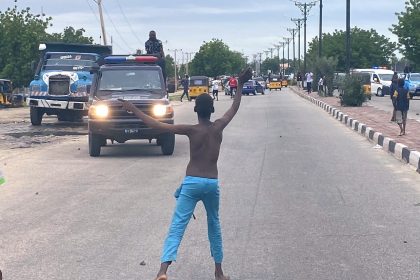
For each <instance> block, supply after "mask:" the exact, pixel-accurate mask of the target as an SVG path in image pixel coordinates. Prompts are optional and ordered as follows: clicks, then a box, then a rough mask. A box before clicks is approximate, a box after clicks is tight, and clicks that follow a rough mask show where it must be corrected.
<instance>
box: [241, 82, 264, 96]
mask: <svg viewBox="0 0 420 280" xmlns="http://www.w3.org/2000/svg"><path fill="white" fill-rule="evenodd" d="M257 93H261V94H264V88H263V87H262V86H261V84H259V83H258V82H257V81H255V80H250V81H248V82H245V83H244V85H243V87H242V94H244V95H249V94H253V95H257Z"/></svg>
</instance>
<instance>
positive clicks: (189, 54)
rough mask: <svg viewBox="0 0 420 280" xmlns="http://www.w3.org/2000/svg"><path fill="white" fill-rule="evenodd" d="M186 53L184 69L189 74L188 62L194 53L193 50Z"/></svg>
mask: <svg viewBox="0 0 420 280" xmlns="http://www.w3.org/2000/svg"><path fill="white" fill-rule="evenodd" d="M186 54H187V65H186V68H185V70H186V72H187V75H189V74H190V72H189V64H190V62H191V57H192V55H193V54H194V52H187V53H186Z"/></svg>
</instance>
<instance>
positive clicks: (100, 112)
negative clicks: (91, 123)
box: [92, 104, 109, 118]
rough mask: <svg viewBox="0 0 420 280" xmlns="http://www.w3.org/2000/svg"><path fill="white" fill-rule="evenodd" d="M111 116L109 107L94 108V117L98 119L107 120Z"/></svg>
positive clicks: (99, 106) (98, 106) (95, 106)
mask: <svg viewBox="0 0 420 280" xmlns="http://www.w3.org/2000/svg"><path fill="white" fill-rule="evenodd" d="M108 114H109V108H108V106H107V105H103V104H102V105H94V106H93V108H92V115H93V116H95V117H98V118H106V117H108Z"/></svg>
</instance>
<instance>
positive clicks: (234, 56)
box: [191, 39, 246, 77]
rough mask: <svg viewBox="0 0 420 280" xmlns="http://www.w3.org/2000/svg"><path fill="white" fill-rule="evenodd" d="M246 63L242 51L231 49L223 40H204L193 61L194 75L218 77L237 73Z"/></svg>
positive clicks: (192, 69)
mask: <svg viewBox="0 0 420 280" xmlns="http://www.w3.org/2000/svg"><path fill="white" fill-rule="evenodd" d="M245 65H246V60H245V59H244V57H243V56H242V54H241V53H239V52H235V51H231V50H230V49H229V47H228V46H227V45H226V44H225V43H223V41H222V40H219V39H212V40H211V41H210V42H204V44H203V45H202V46H201V47H200V50H199V52H198V53H196V55H195V57H194V59H193V60H192V62H191V74H192V75H204V76H209V77H216V76H219V75H224V74H236V73H239V72H240V70H241V69H242V68H243V67H244V66H245Z"/></svg>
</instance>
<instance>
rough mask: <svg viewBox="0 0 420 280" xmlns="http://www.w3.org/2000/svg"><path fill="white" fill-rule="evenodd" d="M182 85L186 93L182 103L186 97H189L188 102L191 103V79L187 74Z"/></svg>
mask: <svg viewBox="0 0 420 280" xmlns="http://www.w3.org/2000/svg"><path fill="white" fill-rule="evenodd" d="M181 85H182V87H183V88H184V92H183V93H182V95H181V102H182V98H183V97H184V95H186V96H187V99H188V101H191V98H190V96H189V95H188V90H189V89H190V81H189V77H188V75H187V74H185V77H184V79H182V81H181Z"/></svg>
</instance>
